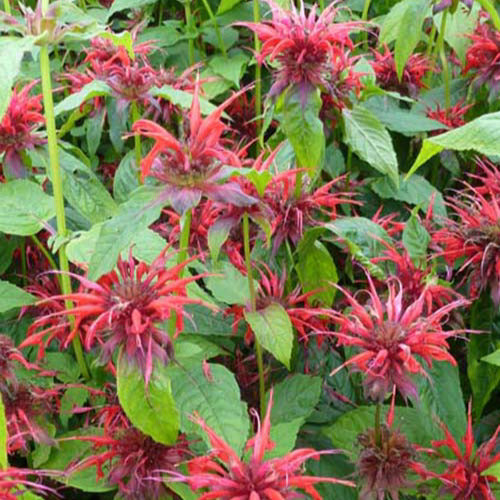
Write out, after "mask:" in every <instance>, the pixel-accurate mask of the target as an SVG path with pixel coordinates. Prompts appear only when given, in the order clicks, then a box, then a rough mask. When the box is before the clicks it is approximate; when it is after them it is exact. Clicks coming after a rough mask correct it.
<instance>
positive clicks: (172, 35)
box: [127, 19, 189, 47]
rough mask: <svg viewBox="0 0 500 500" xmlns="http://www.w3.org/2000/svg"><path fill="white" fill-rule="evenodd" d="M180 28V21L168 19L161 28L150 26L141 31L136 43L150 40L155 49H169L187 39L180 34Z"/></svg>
mask: <svg viewBox="0 0 500 500" xmlns="http://www.w3.org/2000/svg"><path fill="white" fill-rule="evenodd" d="M180 28H181V22H180V21H178V20H175V19H170V20H168V21H165V22H164V23H163V26H152V27H149V28H146V29H144V30H143V31H141V33H139V35H138V37H137V42H139V43H143V42H147V41H150V40H151V41H154V42H155V46H157V47H170V46H172V45H175V44H176V43H179V42H180V41H182V40H186V39H187V38H189V37H187V36H186V35H185V34H184V33H181V31H180V30H179V29H180ZM127 33H128V32H127Z"/></svg>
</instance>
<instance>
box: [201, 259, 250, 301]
mask: <svg viewBox="0 0 500 500" xmlns="http://www.w3.org/2000/svg"><path fill="white" fill-rule="evenodd" d="M213 272H214V274H217V275H221V276H208V277H207V278H206V279H205V284H206V286H207V288H208V289H209V290H210V291H211V292H212V294H213V296H214V297H215V298H216V299H217V300H220V301H221V302H225V303H226V304H241V305H245V304H246V303H247V302H248V301H249V300H250V294H249V292H248V279H247V277H246V276H243V274H241V273H240V271H238V269H236V268H235V267H234V266H233V265H232V264H231V263H230V262H227V261H225V262H221V263H220V264H219V265H218V266H217V267H215V268H214V270H213Z"/></svg>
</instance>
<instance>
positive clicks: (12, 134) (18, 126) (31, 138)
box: [0, 81, 45, 177]
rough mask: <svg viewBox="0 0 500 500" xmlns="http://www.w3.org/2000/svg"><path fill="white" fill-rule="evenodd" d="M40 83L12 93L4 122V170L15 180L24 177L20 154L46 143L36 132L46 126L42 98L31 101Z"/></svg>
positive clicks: (0, 145) (0, 133)
mask: <svg viewBox="0 0 500 500" xmlns="http://www.w3.org/2000/svg"><path fill="white" fill-rule="evenodd" d="M37 83H38V82H36V81H35V82H32V83H30V84H29V85H26V86H25V87H24V88H22V89H19V88H16V89H14V90H13V91H12V96H11V98H10V102H9V107H8V108H7V111H6V112H5V115H4V116H3V118H2V120H1V122H0V153H5V157H4V159H3V162H4V166H5V167H6V168H7V169H8V171H9V172H10V174H11V175H13V176H14V177H21V176H23V174H24V166H23V163H22V160H21V156H20V155H19V153H20V151H23V150H25V149H30V148H33V147H34V146H36V145H37V144H41V143H43V142H44V139H43V138H42V137H41V136H40V135H39V134H37V133H36V132H35V129H36V128H37V127H38V126H39V125H40V124H42V123H45V119H44V117H43V115H42V114H41V113H40V111H42V104H41V100H42V95H41V94H39V95H37V96H33V97H30V95H29V94H30V92H31V89H32V88H33V87H34V86H35V85H36V84H37Z"/></svg>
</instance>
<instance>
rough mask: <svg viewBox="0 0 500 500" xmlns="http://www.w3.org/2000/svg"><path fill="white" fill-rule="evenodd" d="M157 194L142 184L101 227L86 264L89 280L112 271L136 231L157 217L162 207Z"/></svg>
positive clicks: (94, 279)
mask: <svg viewBox="0 0 500 500" xmlns="http://www.w3.org/2000/svg"><path fill="white" fill-rule="evenodd" d="M157 194H158V192H157V190H155V189H152V188H149V187H147V186H141V187H140V188H138V189H136V190H135V191H134V194H133V196H132V197H131V198H130V200H128V201H127V202H126V203H123V204H122V205H120V207H119V209H118V214H117V215H116V216H115V217H113V218H112V219H110V220H108V221H106V222H105V223H104V224H103V225H102V226H101V228H100V230H99V236H98V238H97V243H96V246H95V251H94V253H93V254H92V257H91V259H90V263H89V272H88V278H89V279H90V280H92V281H96V280H97V279H98V278H99V277H100V276H102V275H103V274H105V273H107V272H109V271H111V270H112V269H113V268H114V267H115V265H116V261H117V260H118V256H119V255H120V252H121V251H122V250H124V249H128V248H129V245H130V244H131V242H132V241H133V239H134V236H135V234H136V233H137V232H138V231H139V230H140V229H142V228H145V227H148V226H149V225H150V224H151V223H152V222H154V221H155V220H156V219H158V217H159V216H160V213H161V209H162V207H161V205H160V204H159V203H156V202H155V201H154V200H155V198H156V197H157Z"/></svg>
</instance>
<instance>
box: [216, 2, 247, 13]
mask: <svg viewBox="0 0 500 500" xmlns="http://www.w3.org/2000/svg"><path fill="white" fill-rule="evenodd" d="M241 1H242V0H221V2H220V4H219V8H218V9H217V15H219V14H224V12H227V11H228V10H231V9H232V8H233V7H234V6H235V5H238V4H239V3H240V2H241Z"/></svg>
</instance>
